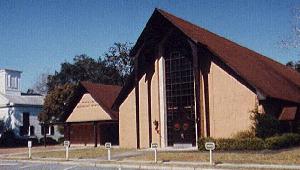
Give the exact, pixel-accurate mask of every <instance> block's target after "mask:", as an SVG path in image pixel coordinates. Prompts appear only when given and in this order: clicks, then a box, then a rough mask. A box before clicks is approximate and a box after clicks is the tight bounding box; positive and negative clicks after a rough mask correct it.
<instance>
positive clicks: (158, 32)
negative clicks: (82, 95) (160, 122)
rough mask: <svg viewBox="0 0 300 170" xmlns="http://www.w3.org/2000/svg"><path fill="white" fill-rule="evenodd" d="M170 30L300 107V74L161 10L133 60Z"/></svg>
mask: <svg viewBox="0 0 300 170" xmlns="http://www.w3.org/2000/svg"><path fill="white" fill-rule="evenodd" d="M171 27H173V28H175V29H177V30H179V31H180V32H182V33H183V34H184V35H185V36H186V37H188V38H189V39H191V40H192V41H194V42H195V43H196V44H198V45H201V46H202V47H203V46H204V47H206V48H207V49H208V50H209V51H210V52H211V53H213V54H214V55H215V56H216V57H217V58H218V59H220V60H221V61H222V62H223V63H224V64H225V65H227V66H228V67H229V68H230V69H231V70H232V71H234V72H235V74H237V75H238V76H240V77H241V78H242V79H243V80H244V81H246V82H247V84H249V85H250V86H251V87H252V88H253V89H256V90H258V92H259V93H260V94H261V93H262V94H264V95H265V96H266V97H271V98H275V99H280V100H285V101H290V102H294V103H300V74H299V73H298V72H297V71H295V70H293V69H291V68H288V67H286V66H285V65H283V64H281V63H278V62H276V61H274V60H272V59H270V58H268V57H266V56H263V55H261V54H259V53H257V52H255V51H252V50H250V49H248V48H245V47H242V46H240V45H238V44H236V43H234V42H232V41H230V40H228V39H226V38H223V37H221V36H219V35H216V34H214V33H212V32H210V31H208V30H206V29H204V28H201V27H199V26H197V25H194V24H192V23H190V22H188V21H185V20H183V19H181V18H178V17H176V16H174V15H172V14H170V13H168V12H165V11H163V10H161V9H155V11H154V13H153V14H152V16H151V17H150V19H149V21H148V22H147V24H146V27H145V28H144V30H143V32H142V34H141V35H140V37H139V38H138V40H137V42H136V44H135V46H134V47H133V49H132V51H131V55H132V56H134V55H135V54H136V53H137V51H138V50H139V48H141V47H142V46H143V45H144V44H147V42H149V41H151V43H152V44H155V43H159V42H160V41H161V39H162V38H163V37H164V34H168V32H170V30H171V29H172V28H171ZM199 57H200V58H201V56H199ZM142 74H143V72H142ZM133 82H134V75H131V80H129V81H128V82H127V83H126V84H125V85H124V87H123V89H122V90H121V92H120V95H119V96H118V98H117V99H116V102H115V104H114V107H115V108H117V107H118V106H120V104H121V103H122V102H123V101H124V100H125V98H126V96H127V95H128V93H129V92H130V91H131V89H132V88H133V87H134V83H133Z"/></svg>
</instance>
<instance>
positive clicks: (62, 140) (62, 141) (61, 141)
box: [57, 137, 65, 144]
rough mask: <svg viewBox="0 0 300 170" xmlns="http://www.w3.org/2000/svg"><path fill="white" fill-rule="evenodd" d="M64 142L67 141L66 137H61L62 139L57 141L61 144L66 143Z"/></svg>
mask: <svg viewBox="0 0 300 170" xmlns="http://www.w3.org/2000/svg"><path fill="white" fill-rule="evenodd" d="M64 141H65V137H60V138H58V140H57V142H58V143H59V144H62V143H64Z"/></svg>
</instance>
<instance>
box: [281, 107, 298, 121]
mask: <svg viewBox="0 0 300 170" xmlns="http://www.w3.org/2000/svg"><path fill="white" fill-rule="evenodd" d="M296 113H297V107H296V106H294V107H284V108H283V109H282V112H281V114H280V116H279V120H294V119H295V117H296Z"/></svg>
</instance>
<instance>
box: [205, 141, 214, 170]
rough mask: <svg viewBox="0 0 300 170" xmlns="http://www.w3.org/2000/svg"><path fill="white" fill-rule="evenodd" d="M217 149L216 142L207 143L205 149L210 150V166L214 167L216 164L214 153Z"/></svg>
mask: <svg viewBox="0 0 300 170" xmlns="http://www.w3.org/2000/svg"><path fill="white" fill-rule="evenodd" d="M215 148H216V145H215V143H214V142H206V143H205V149H206V150H209V164H210V165H213V164H214V162H213V155H212V154H213V153H212V151H213V150H214V149H215Z"/></svg>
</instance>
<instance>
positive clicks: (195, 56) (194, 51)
mask: <svg viewBox="0 0 300 170" xmlns="http://www.w3.org/2000/svg"><path fill="white" fill-rule="evenodd" d="M188 42H189V44H190V47H191V50H192V57H193V70H194V80H195V100H196V101H195V103H196V107H195V113H196V114H195V119H196V121H197V134H198V137H199V136H203V133H201V132H202V128H201V122H202V121H201V120H200V119H201V116H200V71H199V60H198V50H197V45H196V44H195V43H193V42H192V41H190V40H189V41H188Z"/></svg>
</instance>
